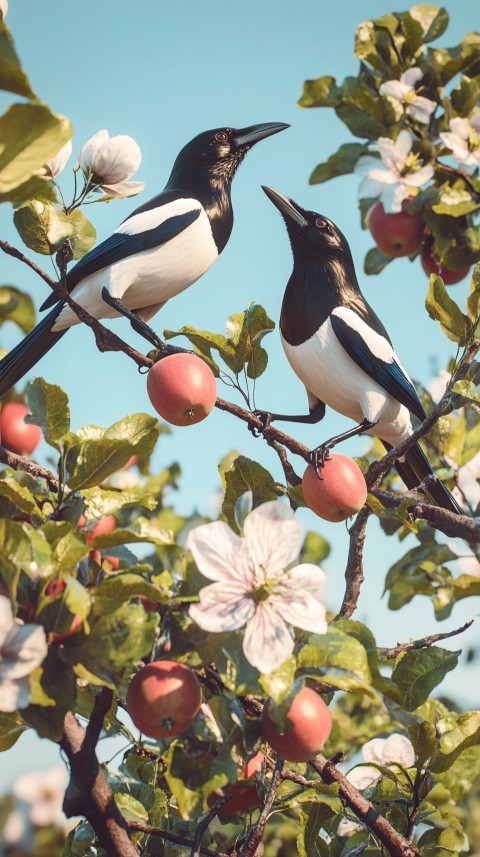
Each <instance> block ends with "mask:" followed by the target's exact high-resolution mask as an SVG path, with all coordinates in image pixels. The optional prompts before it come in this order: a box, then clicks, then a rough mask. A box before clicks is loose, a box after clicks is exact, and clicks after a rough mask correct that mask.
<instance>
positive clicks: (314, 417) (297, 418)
mask: <svg viewBox="0 0 480 857" xmlns="http://www.w3.org/2000/svg"><path fill="white" fill-rule="evenodd" d="M253 415H254V416H255V417H257V419H259V420H261V422H262V423H263V429H259V428H257V427H256V426H255V425H253V423H250V424H249V426H248V428H249V429H250V431H251V432H252V434H253V436H254V437H260V435H261V434H262V431H264V430H265V429H266V428H268V426H269V425H270V423H271V422H273V421H274V420H284V421H286V422H291V423H307V424H309V425H314V424H315V423H319V422H320V420H323V418H324V416H325V404H324V403H323V402H317V404H316V405H315V407H313V408H311V409H310V411H309V413H308V414H296V415H295V414H294V415H293V416H292V415H290V414H273V413H272V412H271V411H259V410H255V411H253Z"/></svg>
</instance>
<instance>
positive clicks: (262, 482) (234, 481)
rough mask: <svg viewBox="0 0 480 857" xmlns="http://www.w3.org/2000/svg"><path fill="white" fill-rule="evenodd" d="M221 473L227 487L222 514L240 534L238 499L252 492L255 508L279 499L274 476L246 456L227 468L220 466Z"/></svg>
mask: <svg viewBox="0 0 480 857" xmlns="http://www.w3.org/2000/svg"><path fill="white" fill-rule="evenodd" d="M219 471H220V476H221V478H222V482H223V485H224V487H225V496H224V498H223V503H222V512H223V514H224V515H225V518H226V520H227V522H228V524H229V526H230V527H231V528H232V530H235V532H238V527H237V523H236V521H235V506H236V503H237V500H238V498H239V497H241V495H242V494H244V493H245V491H251V492H252V497H253V506H254V508H255V507H256V506H259V505H260V504H261V503H265V502H267V500H276V499H277V498H278V491H277V488H276V483H275V481H274V479H273V476H271V474H270V473H269V472H268V470H266V469H265V468H264V467H262V465H261V464H258V463H257V462H256V461H252V459H250V458H246V457H245V456H244V455H238V456H237V457H236V458H235V459H234V460H233V461H229V462H228V464H227V465H226V466H223V465H220V467H219Z"/></svg>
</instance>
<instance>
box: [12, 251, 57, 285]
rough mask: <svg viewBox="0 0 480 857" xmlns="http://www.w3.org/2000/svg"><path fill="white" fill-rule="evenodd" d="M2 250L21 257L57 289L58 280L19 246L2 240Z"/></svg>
mask: <svg viewBox="0 0 480 857" xmlns="http://www.w3.org/2000/svg"><path fill="white" fill-rule="evenodd" d="M0 250H3V252H4V253H6V254H7V255H8V256H13V257H14V259H19V260H20V262H24V264H25V265H28V267H29V268H31V269H32V271H35V273H36V274H38V276H39V277H41V278H42V280H45V282H46V283H48V285H49V286H50V288H51V289H53V290H54V291H55V289H56V288H57V281H56V280H54V279H52V277H50V276H49V275H48V274H47V273H46V272H45V271H43V270H42V268H39V267H38V265H36V264H35V262H32V260H31V259H29V258H28V257H27V256H24V254H23V253H21V252H20V250H17V248H16V247H14V246H13V244H9V243H8V241H0Z"/></svg>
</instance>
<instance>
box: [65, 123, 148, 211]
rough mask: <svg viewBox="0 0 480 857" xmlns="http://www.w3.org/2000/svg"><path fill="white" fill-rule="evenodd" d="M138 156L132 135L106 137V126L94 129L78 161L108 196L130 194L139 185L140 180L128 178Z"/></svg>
mask: <svg viewBox="0 0 480 857" xmlns="http://www.w3.org/2000/svg"><path fill="white" fill-rule="evenodd" d="M141 160H142V153H141V151H140V147H139V146H138V144H137V143H136V142H135V140H134V139H133V138H132V137H129V136H128V135H126V134H118V135H117V136H116V137H110V136H109V133H108V131H107V130H105V129H104V130H102V131H97V133H96V134H94V135H93V137H91V138H90V140H88V141H87V142H86V143H85V145H84V146H83V147H82V149H81V151H80V155H79V156H78V161H79V164H80V167H81V169H82V170H83V173H84V175H85V177H86V178H87V179H88V178H89V176H93V180H94V182H95V183H96V184H99V185H101V187H102V188H103V189H104V190H105V191H106V193H108V194H109V195H110V196H132V195H133V194H134V193H138V192H139V191H140V190H141V189H142V188H143V186H144V185H143V182H128V181H127V179H129V178H130V176H132V175H133V174H134V173H135V172H136V170H138V167H139V166H140V163H141Z"/></svg>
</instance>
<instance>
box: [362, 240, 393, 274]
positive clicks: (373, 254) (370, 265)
mask: <svg viewBox="0 0 480 857" xmlns="http://www.w3.org/2000/svg"><path fill="white" fill-rule="evenodd" d="M391 261H392V259H391V258H390V256H385V255H384V254H383V253H382V252H381V250H379V249H378V247H372V249H371V250H369V251H368V253H367V255H366V256H365V261H364V263H363V270H364V271H365V273H366V274H370V275H372V274H380V273H381V271H383V270H384V268H386V267H387V265H389V264H390V262H391Z"/></svg>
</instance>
